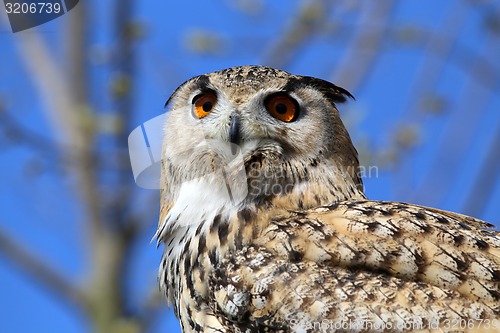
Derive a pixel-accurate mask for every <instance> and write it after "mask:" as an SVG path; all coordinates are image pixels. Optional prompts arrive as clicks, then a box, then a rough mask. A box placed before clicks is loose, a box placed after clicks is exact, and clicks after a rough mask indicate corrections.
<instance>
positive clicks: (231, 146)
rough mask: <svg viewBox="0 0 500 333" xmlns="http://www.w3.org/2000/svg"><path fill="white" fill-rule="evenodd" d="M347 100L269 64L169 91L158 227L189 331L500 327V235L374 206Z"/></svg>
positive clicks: (459, 219) (476, 223)
mask: <svg viewBox="0 0 500 333" xmlns="http://www.w3.org/2000/svg"><path fill="white" fill-rule="evenodd" d="M351 97H352V96H351V94H350V93H349V92H348V91H346V90H345V89H343V88H341V87H338V86H336V85H334V84H332V83H330V82H327V81H324V80H321V79H318V78H314V77H308V76H298V75H292V74H290V73H287V72H284V71H281V70H276V69H273V68H268V67H261V66H240V67H232V68H229V69H225V70H221V71H218V72H214V73H210V74H206V75H201V76H197V77H195V78H192V79H190V80H188V81H187V82H185V83H184V84H182V85H181V86H180V87H179V88H177V90H176V91H175V92H174V93H173V95H172V97H171V98H170V99H169V101H168V102H167V104H168V106H169V107H170V111H169V113H168V117H167V120H166V124H165V133H164V143H163V151H162V166H161V170H162V178H161V191H160V193H161V210H160V221H159V226H158V231H157V233H156V235H155V236H156V238H157V240H158V244H163V245H164V254H163V257H162V260H161V265H160V270H159V283H160V289H161V290H162V292H163V293H164V295H165V297H166V298H167V300H168V303H169V304H171V305H172V306H173V308H174V311H175V314H176V316H177V317H178V318H179V320H180V325H181V328H182V331H183V332H410V331H411V332H449V331H453V332H464V331H467V332H498V331H500V233H499V232H498V231H494V230H492V225H490V224H488V223H486V222H483V221H480V220H478V219H475V218H472V217H468V216H465V215H461V214H456V213H452V212H447V211H442V210H439V209H434V208H427V207H422V206H418V205H413V204H407V203H401V202H387V201H375V200H369V199H367V198H366V196H365V194H364V192H363V183H362V179H361V178H360V170H359V162H358V157H357V152H356V149H355V148H354V146H353V144H352V142H351V139H350V137H349V134H348V132H347V130H346V129H345V127H344V125H343V123H342V121H341V119H340V116H339V111H338V110H337V105H338V104H340V103H342V102H345V101H346V100H347V99H348V98H351Z"/></svg>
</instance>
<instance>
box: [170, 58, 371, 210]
mask: <svg viewBox="0 0 500 333" xmlns="http://www.w3.org/2000/svg"><path fill="white" fill-rule="evenodd" d="M347 97H352V95H351V94H350V93H349V92H348V91H347V90H345V89H343V88H340V87H338V86H336V85H334V84H332V83H330V82H327V81H324V80H321V79H317V78H313V77H308V76H298V75H292V74H290V73H287V72H285V71H281V70H276V69H273V68H269V67H262V66H240V67H232V68H229V69H225V70H221V71H218V72H213V73H210V74H205V75H200V76H197V77H194V78H192V79H190V80H188V81H186V82H185V83H183V84H182V85H181V86H180V87H179V88H177V90H175V92H174V93H173V95H172V96H171V98H170V99H169V100H168V102H167V106H168V107H169V108H170V111H169V114H168V117H167V123H166V126H165V135H164V147H163V156H162V157H163V166H162V172H163V179H162V196H163V199H164V200H166V201H168V202H172V201H173V200H175V197H176V195H178V190H179V188H180V186H181V185H182V184H183V183H185V182H189V181H191V180H193V179H196V178H199V177H203V176H205V175H207V174H213V173H217V172H218V170H225V172H224V177H226V178H225V181H226V182H229V183H231V182H232V183H238V182H241V178H238V177H237V175H241V169H243V171H244V174H245V176H246V177H244V178H243V179H244V183H245V184H238V186H244V187H245V189H246V190H247V192H246V195H245V200H246V201H247V202H248V201H252V202H266V201H269V200H278V199H279V198H284V197H286V196H287V195H289V194H291V193H295V194H297V193H302V192H303V193H305V192H306V191H311V187H314V186H316V187H320V186H323V187H326V186H325V185H327V184H328V183H331V184H332V186H328V188H329V191H330V192H331V191H334V190H332V189H335V188H338V189H339V191H344V192H356V191H359V190H360V189H361V188H362V181H361V179H360V177H359V176H358V168H359V162H358V158H357V152H356V150H355V148H354V146H353V144H352V142H351V139H350V137H349V134H348V132H347V131H346V129H345V127H344V125H343V123H342V121H341V119H340V117H339V112H338V110H337V108H336V105H337V104H338V103H342V102H345V101H346V98H347ZM237 157H239V159H238V158H237ZM234 161H240V163H233V164H235V165H233V166H231V162H234ZM213 185H214V186H216V184H213ZM345 196H347V197H348V196H349V193H346V194H345ZM318 197H320V198H321V196H319V195H318ZM318 200H319V199H318ZM318 200H317V201H318ZM325 200H326V199H325ZM319 201H321V200H319ZM320 203H322V202H320Z"/></svg>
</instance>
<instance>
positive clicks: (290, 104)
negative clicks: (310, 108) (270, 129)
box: [264, 94, 299, 123]
mask: <svg viewBox="0 0 500 333" xmlns="http://www.w3.org/2000/svg"><path fill="white" fill-rule="evenodd" d="M264 104H265V106H266V109H267V111H268V112H269V113H270V114H271V116H273V117H274V118H276V119H279V120H281V121H284V122H286V123H289V122H291V121H294V120H295V119H297V116H298V115H299V104H298V103H297V101H296V100H294V99H293V98H291V97H290V96H288V95H285V94H278V95H272V96H269V97H268V98H267V100H266V101H265V103H264Z"/></svg>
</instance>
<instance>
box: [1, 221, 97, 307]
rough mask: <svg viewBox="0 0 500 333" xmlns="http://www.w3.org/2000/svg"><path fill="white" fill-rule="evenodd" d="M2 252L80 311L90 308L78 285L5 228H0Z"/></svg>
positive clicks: (35, 279)
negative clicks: (33, 252)
mask: <svg viewBox="0 0 500 333" xmlns="http://www.w3.org/2000/svg"><path fill="white" fill-rule="evenodd" d="M0 253H3V255H4V256H5V257H6V258H7V259H8V260H9V261H10V262H12V263H13V264H14V265H15V266H17V267H18V268H19V269H20V270H21V271H22V272H23V273H25V274H26V275H27V276H29V277H30V278H31V279H32V280H34V281H35V282H37V283H39V284H41V285H42V286H43V287H45V288H47V289H48V290H50V291H51V292H52V293H53V294H54V295H56V296H57V297H59V298H60V299H61V300H62V301H63V302H65V303H70V305H71V306H75V307H77V308H78V309H79V310H80V311H81V310H85V309H86V308H88V305H89V303H88V299H87V298H86V297H85V294H84V293H83V291H82V290H80V289H79V288H78V287H77V286H75V285H73V284H71V283H70V282H69V281H68V279H66V278H65V277H63V276H62V275H61V274H59V273H58V272H56V271H55V270H54V269H53V268H51V267H49V266H47V265H45V264H44V263H43V261H42V260H40V259H39V258H36V257H35V256H33V255H32V254H31V253H29V252H28V251H26V249H24V247H23V246H22V245H20V244H19V243H18V242H16V241H14V240H13V239H12V238H11V237H10V236H8V235H7V234H6V233H5V232H4V231H3V230H0Z"/></svg>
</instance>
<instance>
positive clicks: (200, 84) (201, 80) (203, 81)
mask: <svg viewBox="0 0 500 333" xmlns="http://www.w3.org/2000/svg"><path fill="white" fill-rule="evenodd" d="M188 84H194V85H196V86H195V88H193V89H202V88H205V87H206V86H208V85H209V84H210V79H209V78H208V76H207V75H205V74H203V75H198V76H195V77H193V78H190V79H189V80H187V81H184V82H183V83H182V84H181V85H180V86H178V87H177V89H175V90H174V92H173V93H172V95H170V97H169V98H168V100H167V102H166V103H165V105H164V106H163V107H164V108H167V107H168V106H169V104H170V102H171V101H172V99H174V97H175V95H176V94H177V92H178V91H179V90H181V88H183V87H184V86H186V85H188Z"/></svg>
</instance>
